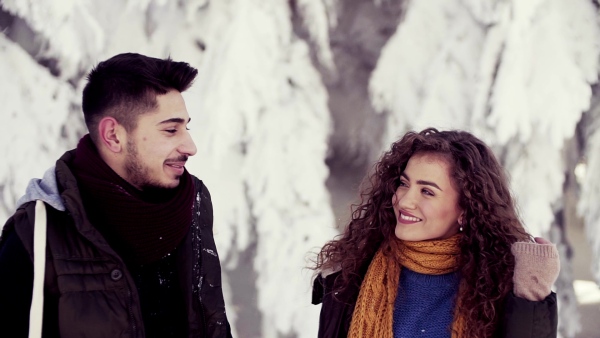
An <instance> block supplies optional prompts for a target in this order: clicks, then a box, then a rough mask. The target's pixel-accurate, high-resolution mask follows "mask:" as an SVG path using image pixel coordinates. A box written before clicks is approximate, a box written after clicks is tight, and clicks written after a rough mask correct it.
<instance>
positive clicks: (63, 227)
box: [0, 153, 231, 338]
mask: <svg viewBox="0 0 600 338" xmlns="http://www.w3.org/2000/svg"><path fill="white" fill-rule="evenodd" d="M65 156H66V157H68V156H69V153H67V154H65ZM65 156H63V158H61V160H59V161H58V162H57V166H56V179H57V182H58V189H59V191H60V195H61V198H62V200H63V201H64V204H65V207H66V211H64V212H63V211H58V210H56V209H54V208H52V207H50V206H48V205H46V210H47V220H48V221H47V224H48V225H47V250H46V276H45V290H44V323H43V336H44V337H59V336H60V337H62V338H69V337H87V338H95V337H97V338H101V337H111V338H112V337H115V338H117V337H128V338H143V337H145V332H144V322H143V320H142V311H141V305H140V300H139V296H138V292H137V289H136V284H135V282H134V278H133V276H132V274H131V273H130V272H129V271H128V269H127V267H126V265H125V263H124V262H123V260H122V259H121V257H120V256H119V255H118V254H117V253H116V252H115V251H114V250H113V249H112V248H111V247H110V246H109V244H108V243H107V242H106V240H105V239H104V238H103V236H102V235H101V234H100V232H99V231H98V230H97V229H96V228H95V227H94V226H93V225H92V224H91V223H90V222H89V220H88V219H87V217H86V214H85V210H84V208H83V204H82V201H81V197H80V194H79V191H78V189H77V182H76V180H75V178H74V176H73V175H72V173H71V172H70V170H69V168H68V166H67V165H66V163H65V161H62V160H63V159H64V158H65ZM194 184H195V188H196V196H195V201H194V207H193V210H191V212H193V221H192V225H191V226H190V231H189V233H188V234H187V236H186V238H185V239H184V241H183V242H182V245H180V247H179V248H178V249H177V250H176V252H175V253H174V255H175V256H176V264H175V265H176V268H175V272H176V273H177V275H178V280H179V281H180V289H181V292H182V293H183V296H184V303H185V313H186V314H187V320H185V321H186V322H187V324H188V325H187V326H188V327H187V332H188V337H190V338H191V337H211V338H213V337H214V338H217V337H231V332H230V327H229V323H228V321H227V317H226V315H225V303H224V300H223V293H222V289H221V267H220V262H219V258H218V256H217V250H216V246H215V243H214V239H213V235H212V224H213V214H212V203H211V200H210V195H209V192H208V190H207V189H206V187H205V186H204V185H203V183H202V182H201V181H200V180H198V179H197V178H195V177H194ZM34 210H35V203H34V202H29V203H26V204H25V205H23V206H21V207H20V208H19V209H18V210H17V212H16V213H15V214H14V215H13V216H12V217H11V218H10V219H9V220H8V221H7V223H6V225H5V226H4V229H3V232H2V238H1V240H0V275H1V276H2V277H1V278H2V279H3V281H2V282H1V285H3V286H6V284H7V283H10V285H11V286H12V287H11V290H6V289H0V293H5V294H4V295H1V296H0V300H6V299H12V300H13V302H12V303H13V304H3V303H2V302H0V315H2V317H4V318H0V323H1V324H2V325H0V326H1V327H3V328H4V330H5V331H6V330H8V331H11V330H10V329H9V328H13V327H14V328H15V331H21V332H23V330H25V331H24V333H25V334H26V332H27V326H26V325H27V323H28V318H29V314H28V308H29V304H31V293H32V292H31V290H32V283H33V282H32V277H33V273H32V268H33V266H32V263H31V262H32V260H31V259H32V251H33V250H32V246H33V245H32V242H33V221H34V218H35V216H34V212H35V211H34ZM19 242H20V243H19ZM19 245H20V248H21V249H19ZM23 248H24V249H25V250H26V252H27V256H28V257H26V259H27V258H29V260H28V262H26V263H27V264H28V266H12V268H16V269H18V270H13V271H10V270H9V269H11V264H13V265H16V264H17V263H12V261H13V260H14V259H13V258H15V259H16V257H17V256H19V252H18V251H19V250H21V251H23ZM9 276H11V278H13V279H12V280H9V279H6V280H5V278H8V277H9ZM19 279H22V280H19ZM11 292H16V294H15V295H12V294H8V295H7V294H6V293H11ZM19 293H21V294H24V299H22V300H21V301H19V300H15V297H17V296H19V297H21V296H20V295H19ZM11 297H12V298H11ZM23 311H26V312H25V313H23ZM23 317H24V318H23ZM23 323H25V327H24V328H23V326H22V324H23ZM15 331H12V332H15ZM15 333H16V332H15ZM16 334H17V333H16ZM25 336H26V335H25ZM12 337H19V335H13V336H12Z"/></svg>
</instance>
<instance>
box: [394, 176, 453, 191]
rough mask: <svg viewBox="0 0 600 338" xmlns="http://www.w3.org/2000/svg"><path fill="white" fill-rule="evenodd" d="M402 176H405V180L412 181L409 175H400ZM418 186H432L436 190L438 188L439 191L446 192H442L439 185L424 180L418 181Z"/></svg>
mask: <svg viewBox="0 0 600 338" xmlns="http://www.w3.org/2000/svg"><path fill="white" fill-rule="evenodd" d="M400 176H404V178H406V179H407V180H409V181H410V178H409V177H408V175H406V173H402V174H400ZM417 184H420V185H428V186H432V187H434V188H437V189H438V190H439V191H444V190H442V188H440V187H439V186H438V185H437V184H435V183H434V182H430V181H424V180H418V181H417Z"/></svg>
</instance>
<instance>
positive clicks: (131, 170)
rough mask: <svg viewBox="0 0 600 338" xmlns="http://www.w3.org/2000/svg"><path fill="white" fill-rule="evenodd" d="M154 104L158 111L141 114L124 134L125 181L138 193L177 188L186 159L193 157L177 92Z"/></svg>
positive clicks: (187, 118)
mask: <svg viewBox="0 0 600 338" xmlns="http://www.w3.org/2000/svg"><path fill="white" fill-rule="evenodd" d="M156 101H157V103H158V108H157V109H156V110H155V111H153V112H148V113H144V114H141V115H140V116H139V117H138V120H137V126H136V128H135V130H133V131H132V132H130V133H128V134H127V147H126V159H125V173H126V176H127V177H125V180H127V181H128V182H129V183H131V184H132V185H134V186H135V187H137V188H138V189H141V190H145V189H148V188H175V187H177V186H178V185H179V178H180V177H181V175H182V174H183V167H184V165H185V163H186V161H187V159H188V157H189V156H193V155H194V154H196V145H195V144H194V141H193V140H192V137H191V136H190V133H189V132H188V130H187V124H188V122H189V120H190V117H189V115H188V112H187V109H186V107H185V102H184V101H183V97H182V96H181V93H179V92H178V91H176V90H172V91H170V92H168V93H167V94H164V95H158V96H157V97H156Z"/></svg>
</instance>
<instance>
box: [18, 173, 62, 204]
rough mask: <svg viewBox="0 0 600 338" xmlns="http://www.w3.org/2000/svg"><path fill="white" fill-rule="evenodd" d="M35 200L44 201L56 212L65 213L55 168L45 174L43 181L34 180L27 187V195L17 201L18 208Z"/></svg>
mask: <svg viewBox="0 0 600 338" xmlns="http://www.w3.org/2000/svg"><path fill="white" fill-rule="evenodd" d="M35 200H42V201H44V202H46V204H48V205H50V206H51V207H53V208H54V209H56V210H59V211H65V205H64V203H63V200H62V198H61V197H60V193H59V191H58V185H57V184H56V172H55V167H54V166H52V167H50V168H49V169H48V170H46V172H45V173H44V177H43V178H42V179H39V178H32V179H31V180H30V181H29V184H28V185H27V189H26V190H25V195H24V196H23V197H21V198H19V200H18V201H17V208H19V207H20V206H22V205H23V204H25V203H27V202H31V201H35Z"/></svg>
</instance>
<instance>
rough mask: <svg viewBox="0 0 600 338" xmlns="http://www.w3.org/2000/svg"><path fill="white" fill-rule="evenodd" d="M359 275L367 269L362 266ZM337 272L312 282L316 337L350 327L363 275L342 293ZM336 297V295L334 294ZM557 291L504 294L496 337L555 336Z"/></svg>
mask: <svg viewBox="0 0 600 338" xmlns="http://www.w3.org/2000/svg"><path fill="white" fill-rule="evenodd" d="M362 270H363V271H362V276H364V274H365V273H366V269H362ZM339 275H340V272H339V271H338V272H336V273H333V274H331V275H328V276H327V277H325V278H323V277H322V276H321V275H319V276H318V277H317V278H316V279H315V281H314V284H313V293H312V303H313V304H315V305H317V304H322V305H321V315H320V318H319V335H318V338H346V337H347V336H348V331H349V329H350V322H351V320H352V313H353V312H354V304H355V303H356V299H357V298H358V292H359V290H360V284H361V282H362V278H363V277H362V276H356V278H355V280H354V281H352V282H351V283H350V285H351V286H350V287H348V288H346V289H345V290H344V291H343V293H341V292H333V291H332V290H334V281H335V278H336V277H337V276H339ZM334 296H335V297H334ZM557 311H558V310H557V306H556V294H555V293H554V292H552V293H551V294H550V295H549V296H548V297H546V299H544V300H543V301H540V302H532V301H529V300H526V299H523V298H519V297H517V296H515V295H514V294H512V292H511V294H510V295H509V296H508V297H507V300H506V308H505V313H504V316H503V318H502V322H501V325H500V326H499V328H498V332H497V334H496V335H495V336H496V337H507V338H555V337H556V336H557V326H558V316H557Z"/></svg>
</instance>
